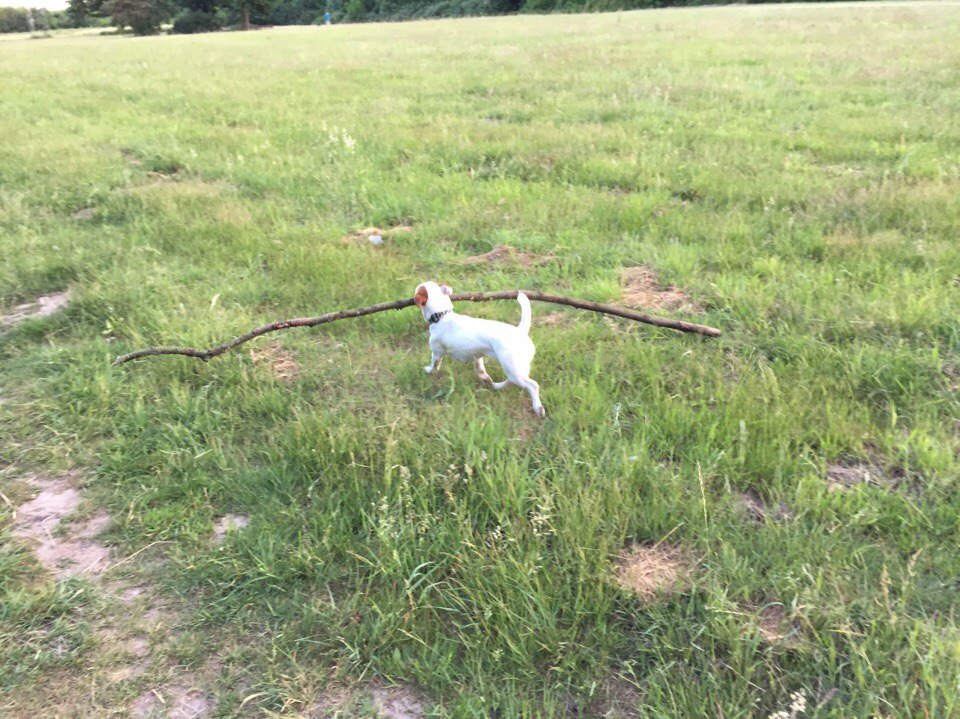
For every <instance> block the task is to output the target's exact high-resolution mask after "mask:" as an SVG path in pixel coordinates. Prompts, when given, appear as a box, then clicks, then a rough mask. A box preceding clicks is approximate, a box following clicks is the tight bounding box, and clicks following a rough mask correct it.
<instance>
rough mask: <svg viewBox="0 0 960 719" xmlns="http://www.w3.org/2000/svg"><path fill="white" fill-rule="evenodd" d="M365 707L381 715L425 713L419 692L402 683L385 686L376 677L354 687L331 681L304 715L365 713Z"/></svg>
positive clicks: (386, 718) (404, 717)
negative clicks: (363, 684)
mask: <svg viewBox="0 0 960 719" xmlns="http://www.w3.org/2000/svg"><path fill="white" fill-rule="evenodd" d="M364 707H370V708H372V709H373V711H374V712H375V714H374V715H375V716H377V717H379V718H380V719H421V718H422V717H423V716H424V715H425V714H426V710H427V701H426V699H425V698H424V697H423V696H422V695H421V694H420V693H419V692H417V691H416V690H414V689H412V688H411V687H407V686H403V685H394V686H386V685H384V684H381V683H380V682H377V681H374V682H371V683H370V684H368V685H365V686H356V687H345V686H342V685H334V686H331V687H327V688H326V689H325V690H324V691H323V693H322V694H321V695H320V696H319V697H318V698H317V700H316V701H314V702H313V704H312V705H311V706H310V709H309V711H308V714H307V716H310V717H316V719H325V718H327V717H342V716H355V715H356V716H367V713H366V712H365V711H364Z"/></svg>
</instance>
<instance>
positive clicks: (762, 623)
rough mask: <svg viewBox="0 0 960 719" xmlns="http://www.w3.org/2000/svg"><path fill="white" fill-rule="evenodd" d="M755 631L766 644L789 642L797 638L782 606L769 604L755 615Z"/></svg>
mask: <svg viewBox="0 0 960 719" xmlns="http://www.w3.org/2000/svg"><path fill="white" fill-rule="evenodd" d="M757 631H759V632H760V636H761V637H763V640H764V641H765V642H767V643H768V644H774V643H777V642H791V641H793V640H795V639H797V637H798V636H799V631H798V629H797V628H796V627H795V626H793V623H792V622H791V621H790V617H789V616H788V615H787V612H786V610H785V609H784V608H783V605H782V604H781V603H779V602H771V603H770V604H767V605H766V606H765V607H764V608H763V609H761V610H760V611H759V612H758V613H757Z"/></svg>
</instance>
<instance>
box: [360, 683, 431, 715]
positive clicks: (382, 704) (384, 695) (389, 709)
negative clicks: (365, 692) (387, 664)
mask: <svg viewBox="0 0 960 719" xmlns="http://www.w3.org/2000/svg"><path fill="white" fill-rule="evenodd" d="M370 696H371V703H372V704H373V708H374V709H376V711H377V713H378V714H379V715H380V716H381V717H383V719H420V718H421V717H422V716H423V715H424V711H425V709H426V705H425V703H424V700H423V698H422V697H421V696H420V695H419V694H417V693H416V692H415V691H413V690H412V689H410V688H409V687H403V686H393V687H379V686H378V687H374V688H372V689H371V690H370Z"/></svg>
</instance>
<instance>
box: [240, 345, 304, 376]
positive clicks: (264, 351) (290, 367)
mask: <svg viewBox="0 0 960 719" xmlns="http://www.w3.org/2000/svg"><path fill="white" fill-rule="evenodd" d="M250 359H252V360H253V363H254V364H255V365H257V366H260V365H263V366H265V367H267V368H269V370H270V373H271V374H272V375H273V376H274V377H276V378H277V379H278V380H280V381H281V382H283V383H284V384H289V383H290V382H293V380H295V379H296V378H297V375H298V374H300V365H298V364H297V361H296V360H295V359H294V358H293V352H291V351H290V350H288V349H286V348H285V347H284V346H283V345H281V344H280V343H278V342H273V343H271V344H268V345H265V346H263V347H257V348H254V349H251V350H250Z"/></svg>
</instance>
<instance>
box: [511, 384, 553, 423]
mask: <svg viewBox="0 0 960 719" xmlns="http://www.w3.org/2000/svg"><path fill="white" fill-rule="evenodd" d="M517 384H518V385H520V386H521V387H523V388H524V389H525V390H527V392H529V393H530V400H531V401H532V402H533V412H534V414H536V415H537V417H539V418H540V419H543V418H544V417H546V416H547V410H545V409H544V408H543V405H542V404H541V403H540V385H538V384H537V383H536V382H534V381H533V380H532V379H530V378H529V377H527V378H526V379H525V380H521V382H518V383H517Z"/></svg>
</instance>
